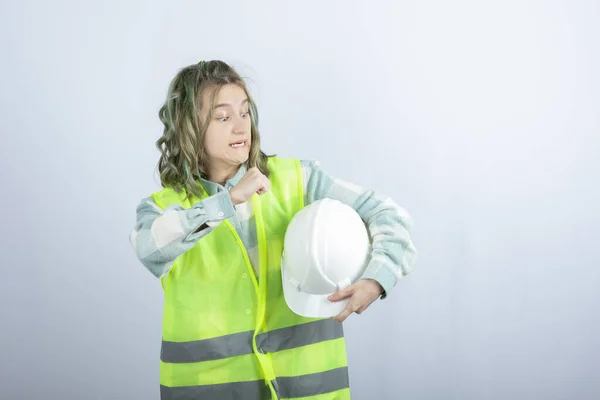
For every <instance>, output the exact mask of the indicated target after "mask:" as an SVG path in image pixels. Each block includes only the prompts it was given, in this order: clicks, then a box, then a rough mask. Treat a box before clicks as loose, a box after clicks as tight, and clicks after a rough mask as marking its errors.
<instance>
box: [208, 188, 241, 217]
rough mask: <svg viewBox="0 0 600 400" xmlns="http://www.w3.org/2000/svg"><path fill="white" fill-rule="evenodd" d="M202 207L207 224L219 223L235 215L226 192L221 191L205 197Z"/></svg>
mask: <svg viewBox="0 0 600 400" xmlns="http://www.w3.org/2000/svg"><path fill="white" fill-rule="evenodd" d="M202 205H203V207H204V212H205V214H206V218H207V220H208V221H207V223H210V222H221V221H223V220H224V219H227V218H231V217H233V216H234V215H235V208H234V207H233V203H232V202H231V197H230V196H229V192H228V191H222V192H219V193H217V194H214V195H212V196H210V197H207V198H206V199H204V201H203V202H202Z"/></svg>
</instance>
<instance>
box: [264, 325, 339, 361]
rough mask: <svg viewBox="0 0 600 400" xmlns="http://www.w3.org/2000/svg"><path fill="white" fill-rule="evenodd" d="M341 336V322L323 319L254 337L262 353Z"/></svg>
mask: <svg viewBox="0 0 600 400" xmlns="http://www.w3.org/2000/svg"><path fill="white" fill-rule="evenodd" d="M342 336H344V331H343V328H342V324H340V323H339V322H337V321H335V320H332V319H323V320H319V321H314V322H309V323H306V324H302V325H296V326H290V327H288V328H282V329H277V330H274V331H271V332H266V333H261V334H260V335H258V336H257V337H256V345H257V346H258V348H259V349H260V350H261V351H262V352H263V353H274V352H276V351H280V350H287V349H294V348H296V347H300V346H306V345H307V344H313V343H320V342H324V341H325V340H332V339H338V338H341V337H342Z"/></svg>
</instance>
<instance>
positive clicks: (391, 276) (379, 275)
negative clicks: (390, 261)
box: [361, 260, 399, 300]
mask: <svg viewBox="0 0 600 400" xmlns="http://www.w3.org/2000/svg"><path fill="white" fill-rule="evenodd" d="M361 278H362V279H373V280H375V281H377V282H378V283H379V284H380V285H381V287H382V288H383V293H382V294H381V299H382V300H383V299H385V298H386V297H387V296H388V294H389V293H390V292H391V290H392V289H393V288H394V286H396V284H397V283H398V279H399V278H398V274H397V273H395V272H394V271H393V270H392V269H391V268H389V267H388V266H386V265H385V264H384V263H383V262H381V261H375V260H372V261H371V263H370V264H369V265H368V267H367V269H366V271H365V272H364V274H363V275H362V277H361Z"/></svg>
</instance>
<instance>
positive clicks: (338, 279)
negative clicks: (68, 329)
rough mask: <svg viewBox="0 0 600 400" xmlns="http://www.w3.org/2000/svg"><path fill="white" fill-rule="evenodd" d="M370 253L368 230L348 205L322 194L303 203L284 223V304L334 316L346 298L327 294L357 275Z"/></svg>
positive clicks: (312, 313)
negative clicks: (332, 298) (337, 298)
mask: <svg viewBox="0 0 600 400" xmlns="http://www.w3.org/2000/svg"><path fill="white" fill-rule="evenodd" d="M370 258H371V242H370V239H369V233H368V232H367V228H366V227H365V224H364V222H363V221H362V219H361V218H360V216H359V215H358V214H357V213H356V211H354V209H352V207H350V206H347V205H346V204H344V203H342V202H340V201H337V200H333V199H322V200H318V201H316V202H314V203H312V204H310V205H309V206H307V207H305V208H303V209H302V210H300V211H299V212H298V213H296V215H295V216H294V217H293V218H292V220H291V222H290V224H289V225H288V228H287V231H286V234H285V241H284V249H283V255H282V259H281V273H282V279H283V295H284V298H285V301H286V303H287V305H288V307H289V308H290V309H291V310H292V311H293V312H294V313H296V314H298V315H301V316H304V317H311V318H327V317H333V316H336V315H337V314H339V313H340V312H341V311H342V310H343V309H344V308H345V307H346V304H347V303H348V301H349V299H345V300H342V301H339V302H330V301H329V300H328V299H327V297H328V296H329V295H331V294H333V293H335V292H337V291H338V290H341V289H344V288H346V287H348V286H350V285H351V284H353V283H355V282H356V281H357V280H358V279H360V277H361V275H362V274H363V272H364V271H365V269H366V267H367V264H368V263H369V260H370Z"/></svg>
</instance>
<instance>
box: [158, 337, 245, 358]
mask: <svg viewBox="0 0 600 400" xmlns="http://www.w3.org/2000/svg"><path fill="white" fill-rule="evenodd" d="M253 335H254V332H253V331H249V332H241V333H234V334H232V335H227V336H221V337H217V338H211V339H204V340H195V341H192V342H167V341H164V340H163V342H162V347H161V350H160V359H161V360H162V361H163V362H168V363H191V362H198V361H210V360H218V359H221V358H227V357H233V356H241V355H244V354H250V353H252V336H253Z"/></svg>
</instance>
